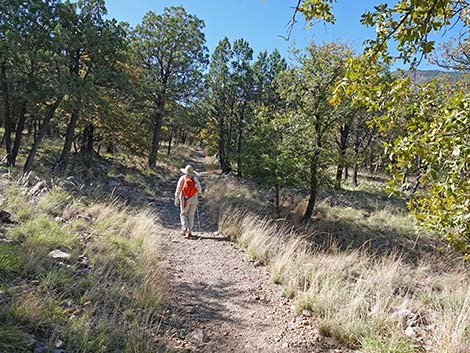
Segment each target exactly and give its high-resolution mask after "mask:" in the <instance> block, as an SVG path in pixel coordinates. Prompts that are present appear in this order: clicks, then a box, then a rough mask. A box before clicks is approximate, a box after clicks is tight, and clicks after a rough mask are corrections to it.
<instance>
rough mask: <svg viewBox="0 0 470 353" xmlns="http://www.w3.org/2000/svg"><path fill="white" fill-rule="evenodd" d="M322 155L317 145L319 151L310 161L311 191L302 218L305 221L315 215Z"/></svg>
mask: <svg viewBox="0 0 470 353" xmlns="http://www.w3.org/2000/svg"><path fill="white" fill-rule="evenodd" d="M319 157H320V149H319V148H318V147H317V151H315V154H314V155H313V156H312V159H311V161H310V192H309V199H308V204H307V209H306V210H305V214H304V216H303V218H302V220H303V221H304V222H307V221H308V220H309V219H310V218H311V217H312V215H313V210H314V208H315V201H316V199H317V195H318V159H319Z"/></svg>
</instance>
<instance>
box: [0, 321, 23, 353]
mask: <svg viewBox="0 0 470 353" xmlns="http://www.w3.org/2000/svg"><path fill="white" fill-rule="evenodd" d="M30 339H31V338H30V336H29V335H27V334H26V333H24V332H23V331H22V330H21V329H20V328H19V327H17V326H13V325H11V324H9V323H2V322H1V320H0V350H1V351H2V352H5V353H17V352H26V351H27V349H28V348H29V340H30Z"/></svg>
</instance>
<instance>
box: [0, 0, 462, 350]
mask: <svg viewBox="0 0 470 353" xmlns="http://www.w3.org/2000/svg"><path fill="white" fill-rule="evenodd" d="M260 1H261V0H260ZM335 4H336V1H332V0H299V1H298V2H297V4H295V2H293V10H292V14H291V15H292V18H291V22H290V24H289V26H298V25H299V24H298V23H297V22H299V21H300V20H304V21H307V23H313V22H315V21H325V22H326V23H335V21H336V19H335V12H334V6H335ZM267 6H269V1H268V4H267ZM469 10H470V4H468V3H467V2H465V1H453V0H445V1H437V0H434V1H431V0H426V1H425V0H412V1H405V0H402V1H398V2H396V4H394V5H387V4H386V3H385V4H382V5H378V6H376V7H375V8H373V9H372V10H371V11H368V12H365V13H364V14H363V16H362V18H361V22H362V23H363V24H364V25H365V26H369V27H375V28H376V37H375V38H373V39H370V40H369V41H367V42H366V48H365V50H364V52H356V51H355V50H354V49H353V48H352V47H351V46H350V45H348V44H347V43H341V42H326V43H317V42H315V41H313V40H312V42H311V44H310V45H309V46H307V47H306V48H296V47H292V49H291V50H290V55H289V57H283V56H282V55H281V54H280V52H279V51H278V50H273V51H271V52H268V51H261V52H259V54H257V55H256V56H255V55H254V49H253V48H252V47H251V46H250V43H249V42H248V41H247V40H245V39H244V38H228V37H223V35H221V38H220V41H219V42H218V44H217V46H216V47H215V49H214V50H213V51H212V52H209V50H208V48H207V47H206V39H205V33H204V28H205V24H204V20H203V19H200V18H198V17H197V16H195V15H192V14H190V13H188V12H187V11H186V10H185V8H183V7H182V6H174V7H167V8H165V10H164V11H163V12H162V13H155V12H152V11H149V12H147V13H146V14H145V16H144V17H143V18H142V20H141V22H140V23H139V24H138V25H136V26H135V27H132V26H130V25H129V24H128V23H125V22H121V21H120V20H119V19H115V18H109V16H107V10H106V5H105V2H104V0H78V1H76V2H72V1H59V0H27V1H20V0H1V2H0V125H1V127H2V129H1V134H2V136H1V142H0V148H1V152H2V156H4V157H3V159H2V161H1V163H2V171H4V174H5V175H7V174H8V175H9V173H10V172H12V171H13V173H16V174H15V177H17V179H18V180H19V181H20V183H21V182H25V183H27V181H28V180H33V179H34V178H38V177H41V176H44V175H47V178H49V179H51V180H62V181H63V180H67V178H69V177H71V176H73V175H74V173H75V172H76V170H75V169H74V168H75V167H76V166H77V165H79V166H80V168H82V172H83V173H85V174H86V173H87V171H90V172H89V175H91V174H92V172H91V171H93V170H95V169H96V168H97V166H98V167H99V166H100V165H102V164H103V163H104V162H103V161H104V160H113V159H117V158H121V157H122V156H124V157H122V158H124V159H126V160H128V163H129V165H130V167H129V168H134V167H135V168H137V164H135V165H133V164H132V163H134V162H133V161H134V158H143V159H145V165H144V166H142V168H143V169H145V170H146V172H145V173H154V174H148V175H151V176H152V177H155V178H156V177H157V175H158V176H159V177H160V174H159V173H161V170H162V168H163V167H164V166H166V165H167V163H170V162H168V161H169V160H170V161H171V159H172V158H176V157H172V156H174V153H177V152H178V151H180V150H178V149H184V148H186V146H192V147H194V148H199V149H204V150H205V151H206V153H207V155H208V156H212V157H213V160H214V161H215V163H216V164H217V166H216V169H217V170H218V172H219V173H220V174H221V175H228V176H231V177H233V178H234V179H235V180H238V181H248V182H250V183H254V184H253V185H256V187H255V188H256V189H259V190H263V192H262V193H265V194H267V196H266V197H267V199H268V200H269V202H270V203H271V204H272V206H273V207H272V212H271V213H270V214H269V219H270V220H275V221H276V220H285V218H286V217H287V216H286V210H285V204H286V202H287V199H289V195H292V194H295V195H296V197H294V198H291V199H292V200H294V203H295V202H297V203H298V204H300V203H302V204H303V205H304V206H303V207H302V208H301V215H300V217H299V218H300V219H299V220H298V222H297V223H296V226H298V227H299V229H301V228H302V227H304V228H302V229H307V227H308V226H311V224H312V222H313V223H314V221H312V219H313V220H315V219H316V217H317V216H318V214H321V211H319V210H318V205H319V203H320V199H323V198H322V197H321V195H323V194H322V193H325V192H334V193H341V192H343V191H344V185H345V184H347V185H348V187H349V186H351V185H352V187H358V186H359V185H360V184H361V183H363V182H364V180H365V178H366V177H367V178H368V179H370V180H380V181H384V182H386V186H385V183H384V189H385V190H386V191H385V192H386V194H387V195H388V197H389V198H390V199H394V198H400V200H404V202H406V208H407V210H408V211H409V212H410V213H411V214H412V215H413V217H414V218H415V220H416V222H417V225H418V227H419V229H420V230H425V231H426V232H428V233H427V234H431V235H432V237H433V238H435V239H438V240H439V241H443V243H442V244H445V245H443V246H447V247H449V248H451V249H452V254H453V256H454V260H455V259H457V260H458V262H459V263H460V262H465V261H466V260H468V258H470V211H469V210H470V143H469V140H470V93H469V92H470V90H469V88H470V79H469V76H468V74H469V73H470V39H469V38H470V36H469V30H470V16H469V15H468V13H469ZM281 25H282V24H281ZM456 28H458V29H459V30H460V32H459V33H458V36H455V37H452V38H449V40H448V41H447V42H443V43H440V44H439V43H436V42H435V41H434V40H433V39H432V38H431V37H432V34H433V33H445V32H446V31H450V32H451V31H452V30H455V29H456ZM287 31H288V32H289V28H288V29H287ZM289 33H290V32H289ZM289 33H288V34H287V36H288V35H289ZM423 60H428V61H429V62H431V63H433V64H435V65H438V66H439V67H440V68H442V72H440V74H439V75H436V76H435V77H432V78H430V79H425V80H415V79H413V74H410V72H411V73H412V72H413V70H415V69H416V68H418V67H419V64H420V63H421V62H422V61H423ZM397 62H400V63H403V68H404V70H401V69H396V67H397V65H396V63H397ZM408 70H411V71H408ZM171 163H180V161H174V160H173V162H171ZM138 167H139V168H140V167H141V166H140V165H139V166H138ZM45 170H46V172H44V171H45ZM129 170H131V169H129ZM41 173H42V174H41ZM44 173H45V174H44ZM117 173H118V172H117ZM117 173H116V174H117ZM126 177H127V176H126ZM165 177H166V178H168V177H169V175H166V176H165ZM361 177H362V178H363V179H361ZM162 179H163V178H162ZM209 188H210V186H208V189H209ZM52 190H55V189H52ZM213 190H215V186H214V189H213ZM259 190H258V191H259ZM348 190H349V189H348ZM88 192H89V195H90V194H92V193H93V192H92V191H88ZM113 192H114V190H113ZM152 192H153V191H151V192H149V194H151V193H152ZM208 192H209V193H210V190H208ZM220 194H221V195H222V194H223V191H221V192H220ZM15 195H16V194H15ZM299 195H300V197H299ZM62 196H63V195H62ZM62 196H60V197H62ZM15 197H16V196H15ZM262 197H264V196H260V198H262ZM291 199H289V200H291ZM64 200H65V198H64ZM7 202H9V201H7ZM291 202H292V201H291ZM20 203H22V201H18V203H17V204H15V205H16V206H19V204H20ZM208 203H209V204H210V200H208ZM11 205H12V204H10V206H11ZM16 206H15V207H16ZM296 206H298V205H296V204H294V205H290V206H289V207H291V208H292V209H293V208H295V207H296ZM34 207H36V206H34ZM38 207H40V206H38ZM214 207H216V206H214ZM262 207H264V206H260V208H262ZM38 209H39V208H38ZM54 212H55V211H54ZM87 212H92V211H87ZM100 212H101V211H100ZM110 212H111V211H110ZM113 212H114V211H113ZM115 212H117V213H116V215H115V217H117V218H119V217H124V218H125V217H129V222H134V223H132V224H135V223H136V222H139V218H138V217H139V216H136V215H134V216H132V217H137V218H136V219H137V220H134V219H133V218H132V217H131V216H127V215H126V216H123V213H122V214H121V213H119V212H121V211H120V210H115ZM122 212H124V211H122ZM90 214H91V213H90ZM55 216H57V215H55ZM28 217H29V216H27V215H26V216H25V218H24V219H22V220H23V221H24V220H28ZM60 217H62V216H60ZM100 217H102V219H101V218H100ZM143 217H144V218H145V217H146V216H143ZM365 217H366V216H365ZM117 218H116V219H117ZM97 219H98V220H100V219H101V221H103V222H104V223H103V225H102V226H103V228H99V229H107V228H106V223H105V222H106V219H105V212H102V213H99V212H98V216H97ZM126 219H127V218H126ZM142 219H143V218H142ZM142 219H140V220H142ZM234 222H235V223H236V222H238V221H237V220H235V221H234ZM240 222H241V221H240ZM242 223H243V222H241V223H240V224H238V223H237V224H238V227H240V229H241V228H243V225H241V224H242ZM98 226H99V224H96V227H98ZM148 227H149V229H153V228H152V227H153V226H152V225H148ZM131 228H132V227H131ZM131 228H129V229H131ZM222 228H223V226H222ZM90 229H91V228H90ZM93 229H94V228H93ZM96 229H98V228H96ZM99 229H98V230H96V232H98V231H99ZM113 229H114V228H113ZM132 229H133V228H132ZM149 231H150V230H149ZM152 231H153V230H152ZM90 232H91V233H93V232H95V230H90ZM227 232H229V231H228V230H227ZM260 232H261V230H260ZM131 233H132V230H129V234H131ZM93 234H94V233H93ZM110 234H111V233H110ZM129 236H130V235H129ZM0 240H1V239H0ZM417 241H418V239H417V240H416V242H417ZM110 244H115V243H114V242H111V243H110ZM282 244H283V246H286V247H287V246H288V245H289V244H290V243H289V244H287V243H286V244H284V243H282ZM0 245H1V243H0ZM110 246H111V245H110ZM289 246H290V245H289ZM50 250H52V248H51V249H50ZM1 251H2V250H1V247H0V259H1V258H2V256H4V255H2V253H1ZM5 256H6V255H5ZM266 256H267V255H266ZM96 261H98V260H96ZM126 261H127V260H126ZM263 262H266V264H269V261H268V260H266V259H265V260H263V261H261V263H263ZM0 263H1V261H0ZM97 263H99V261H98V262H97ZM2 271H6V270H4V269H3V270H2V267H1V266H0V274H4V273H6V272H2ZM103 271H104V267H103ZM33 272H34V271H33ZM157 272H158V271H157ZM103 273H104V272H103ZM279 276H280V277H279V278H281V277H282V276H281V275H279ZM28 278H29V277H28ZM279 281H280V282H281V283H283V282H282V280H279ZM307 282H308V281H307ZM307 282H306V283H307ZM286 283H291V282H289V280H287V279H286ZM1 288H2V286H0V298H1V293H2V292H1ZM95 294H96V293H95ZM98 297H99V295H97V296H96V298H98ZM158 305H159V304H158ZM158 305H156V306H155V308H157V307H158ZM155 310H157V309H155ZM1 320H2V316H1V314H0V323H1ZM466 327H467V329H468V326H466ZM72 336H73V334H71V337H72ZM361 337H363V336H361ZM465 337H467V338H468V332H467V336H465ZM359 341H360V340H359V339H357V340H352V341H351V342H352V343H351V347H355V346H356V345H357V343H358V342H359ZM361 342H362V341H361ZM361 344H363V343H361ZM1 347H2V346H1V339H0V348H1ZM5 347H6V346H5ZM97 347H98V346H97ZM83 349H85V348H83ZM86 349H91V350H90V351H97V352H98V351H100V348H93V349H95V350H93V349H92V348H86ZM133 349H134V350H132V351H133V352H139V351H142V352H144V351H146V350H145V349H144V348H135V347H134V348H133ZM139 349H140V350H139ZM376 349H378V348H376ZM443 349H444V350H441V351H442V352H451V351H450V350H449V351H447V350H445V348H443ZM12 351H14V350H12ZM77 351H80V350H77ZM81 351H85V350H81ZM103 351H105V350H103ZM116 351H119V350H116ZM128 351H129V352H130V351H131V350H128ZM149 351H150V350H149ZM379 351H380V352H382V351H383V352H392V350H390V351H387V350H385V348H384V350H380V349H378V350H376V351H375V352H379ZM441 351H440V352H441ZM126 352H127V351H126ZM371 352H374V350H373V349H372V350H371ZM393 352H402V351H399V350H396V351H395V350H393ZM403 352H405V350H403ZM410 352H411V351H410ZM452 352H454V351H452ZM455 352H464V350H462V351H458V350H455Z"/></svg>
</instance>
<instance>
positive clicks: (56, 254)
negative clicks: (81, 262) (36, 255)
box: [49, 249, 70, 260]
mask: <svg viewBox="0 0 470 353" xmlns="http://www.w3.org/2000/svg"><path fill="white" fill-rule="evenodd" d="M49 257H51V258H53V259H61V260H63V259H68V258H69V257H70V254H68V253H66V252H63V251H62V250H58V249H57V250H52V251H51V252H50V253H49Z"/></svg>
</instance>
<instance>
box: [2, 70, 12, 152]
mask: <svg viewBox="0 0 470 353" xmlns="http://www.w3.org/2000/svg"><path fill="white" fill-rule="evenodd" d="M0 82H1V89H2V94H3V124H4V127H5V134H4V139H5V149H6V151H7V156H10V154H11V133H12V128H11V116H10V92H9V89H8V79H7V70H6V64H5V63H2V64H1V65H0Z"/></svg>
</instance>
